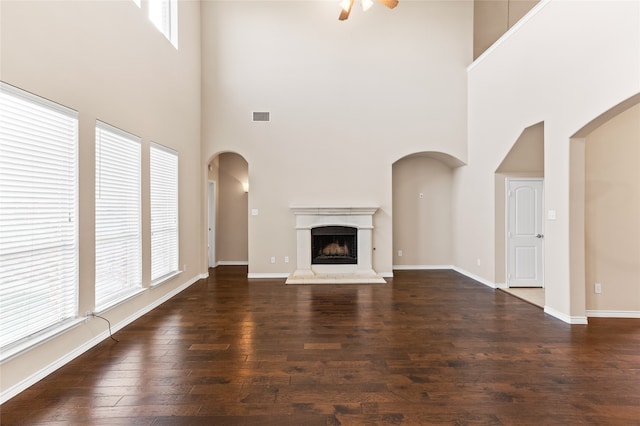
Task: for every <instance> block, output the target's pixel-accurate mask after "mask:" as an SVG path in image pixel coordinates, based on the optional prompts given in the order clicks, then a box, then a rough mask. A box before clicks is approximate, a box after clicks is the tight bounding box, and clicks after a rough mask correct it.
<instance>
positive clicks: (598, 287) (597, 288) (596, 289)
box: [593, 283, 602, 294]
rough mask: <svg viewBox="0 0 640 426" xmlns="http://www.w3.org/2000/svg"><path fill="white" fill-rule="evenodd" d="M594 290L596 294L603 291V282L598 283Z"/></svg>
mask: <svg viewBox="0 0 640 426" xmlns="http://www.w3.org/2000/svg"><path fill="white" fill-rule="evenodd" d="M593 290H594V291H595V292H596V294H600V293H602V284H600V283H596V285H595V286H594V289H593Z"/></svg>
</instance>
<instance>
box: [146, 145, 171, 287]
mask: <svg viewBox="0 0 640 426" xmlns="http://www.w3.org/2000/svg"><path fill="white" fill-rule="evenodd" d="M150 169H151V280H152V282H153V281H157V280H161V279H162V278H163V277H166V276H169V275H171V274H173V273H176V272H177V271H178V153H177V152H175V151H173V150H171V149H169V148H165V147H163V146H161V145H158V144H155V143H152V144H151V152H150Z"/></svg>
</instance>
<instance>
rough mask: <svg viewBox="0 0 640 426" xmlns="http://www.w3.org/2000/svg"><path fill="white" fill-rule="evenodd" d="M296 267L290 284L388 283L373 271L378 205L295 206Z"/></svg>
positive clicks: (290, 278) (289, 281) (293, 207)
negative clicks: (375, 222)
mask: <svg viewBox="0 0 640 426" xmlns="http://www.w3.org/2000/svg"><path fill="white" fill-rule="evenodd" d="M291 210H292V211H293V214H294V215H295V218H296V240H297V256H296V262H297V268H296V270H295V271H294V272H293V273H292V274H291V275H289V278H287V284H373V283H386V281H385V280H384V278H382V277H381V276H380V275H378V273H377V272H376V271H374V270H373V251H374V250H375V247H374V246H373V215H374V214H375V212H376V210H378V208H377V207H334V206H327V207H325V206H320V207H316V206H292V207H291Z"/></svg>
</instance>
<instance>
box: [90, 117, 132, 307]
mask: <svg viewBox="0 0 640 426" xmlns="http://www.w3.org/2000/svg"><path fill="white" fill-rule="evenodd" d="M140 157H141V147H140V138H138V137H136V136H133V135H131V134H129V133H126V132H124V131H122V130H120V129H116V128H115V127H111V126H110V125H108V124H105V123H102V122H100V121H98V122H97V123H96V191H95V196H96V310H98V311H100V310H102V309H105V308H107V307H109V306H110V305H112V304H114V303H117V302H119V301H121V300H123V299H125V298H127V297H129V296H130V295H132V294H134V293H135V292H137V291H139V290H140V288H141V287H142V255H141V252H142V238H141V233H140V226H141V225H140V224H141V214H140V203H141V195H140V186H141V184H140V176H141V171H140V169H141V165H140Z"/></svg>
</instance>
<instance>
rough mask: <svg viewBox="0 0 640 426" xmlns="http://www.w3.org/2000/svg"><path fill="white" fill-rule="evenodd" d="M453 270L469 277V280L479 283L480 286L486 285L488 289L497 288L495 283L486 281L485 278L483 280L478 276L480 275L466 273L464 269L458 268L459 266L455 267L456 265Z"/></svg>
mask: <svg viewBox="0 0 640 426" xmlns="http://www.w3.org/2000/svg"><path fill="white" fill-rule="evenodd" d="M451 269H453V270H454V271H456V272H458V273H460V274H462V275H465V276H467V277H468V278H471V279H472V280H475V281H478V282H479V283H480V284H484V285H486V286H487V287H489V288H496V285H495V284H494V283H492V282H491V281H489V280H486V279H484V278H482V277H480V276H478V275H475V274H472V273H471V272H469V271H465V270H464V269H462V268H458V267H457V266H455V265H454V266H452V267H451Z"/></svg>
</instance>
